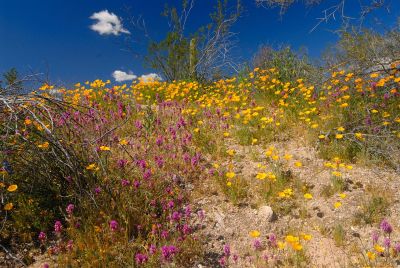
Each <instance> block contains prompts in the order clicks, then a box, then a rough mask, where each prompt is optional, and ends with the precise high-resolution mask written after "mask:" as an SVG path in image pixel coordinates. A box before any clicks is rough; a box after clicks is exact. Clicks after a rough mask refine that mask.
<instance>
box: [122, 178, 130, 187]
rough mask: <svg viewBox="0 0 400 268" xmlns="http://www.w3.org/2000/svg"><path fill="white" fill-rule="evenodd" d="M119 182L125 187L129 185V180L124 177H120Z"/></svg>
mask: <svg viewBox="0 0 400 268" xmlns="http://www.w3.org/2000/svg"><path fill="white" fill-rule="evenodd" d="M121 184H122V186H124V187H126V186H129V184H131V182H130V181H128V180H126V179H122V180H121Z"/></svg>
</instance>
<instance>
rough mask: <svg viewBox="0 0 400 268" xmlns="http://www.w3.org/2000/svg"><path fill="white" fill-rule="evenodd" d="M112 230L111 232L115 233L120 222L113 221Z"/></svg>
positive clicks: (111, 223)
mask: <svg viewBox="0 0 400 268" xmlns="http://www.w3.org/2000/svg"><path fill="white" fill-rule="evenodd" d="M109 225H110V229H111V231H113V232H115V231H117V229H118V222H117V221H116V220H111V221H110V223H109Z"/></svg>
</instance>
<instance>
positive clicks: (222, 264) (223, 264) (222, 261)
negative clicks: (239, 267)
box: [218, 257, 226, 267]
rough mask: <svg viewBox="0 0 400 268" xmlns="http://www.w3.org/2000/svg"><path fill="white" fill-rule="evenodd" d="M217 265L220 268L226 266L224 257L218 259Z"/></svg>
mask: <svg viewBox="0 0 400 268" xmlns="http://www.w3.org/2000/svg"><path fill="white" fill-rule="evenodd" d="M218 262H219V265H221V266H222V267H224V266H225V265H226V260H225V257H221V258H220V259H219V261H218Z"/></svg>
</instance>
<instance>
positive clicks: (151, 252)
mask: <svg viewBox="0 0 400 268" xmlns="http://www.w3.org/2000/svg"><path fill="white" fill-rule="evenodd" d="M156 251H157V247H156V246H155V245H153V244H151V245H150V246H149V252H150V254H152V255H153V254H155V253H156Z"/></svg>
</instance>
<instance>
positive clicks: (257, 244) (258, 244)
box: [253, 239, 262, 250]
mask: <svg viewBox="0 0 400 268" xmlns="http://www.w3.org/2000/svg"><path fill="white" fill-rule="evenodd" d="M253 247H254V249H255V250H260V249H261V248H262V244H261V241H260V239H255V240H254V241H253Z"/></svg>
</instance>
